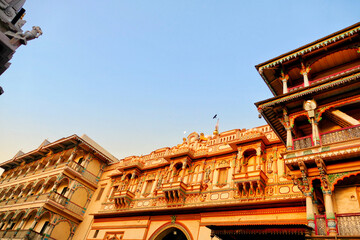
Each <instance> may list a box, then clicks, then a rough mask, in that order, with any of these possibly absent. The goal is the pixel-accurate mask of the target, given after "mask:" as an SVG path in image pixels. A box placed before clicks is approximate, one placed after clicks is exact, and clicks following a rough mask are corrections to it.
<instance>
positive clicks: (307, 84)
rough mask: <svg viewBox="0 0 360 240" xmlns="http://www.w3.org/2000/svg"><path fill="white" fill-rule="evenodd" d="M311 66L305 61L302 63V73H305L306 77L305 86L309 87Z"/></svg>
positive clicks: (304, 76)
mask: <svg viewBox="0 0 360 240" xmlns="http://www.w3.org/2000/svg"><path fill="white" fill-rule="evenodd" d="M310 70H311V68H310V67H309V66H308V67H305V66H304V64H303V63H301V71H300V73H301V75H303V78H304V87H308V86H310V84H309V78H308V73H309V72H310Z"/></svg>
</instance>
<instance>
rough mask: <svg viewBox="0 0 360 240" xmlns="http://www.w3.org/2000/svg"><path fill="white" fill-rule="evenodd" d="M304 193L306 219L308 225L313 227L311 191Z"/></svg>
mask: <svg viewBox="0 0 360 240" xmlns="http://www.w3.org/2000/svg"><path fill="white" fill-rule="evenodd" d="M304 195H305V196H306V219H307V221H308V226H309V227H312V228H313V229H315V216H314V206H313V201H312V194H311V192H305V193H304Z"/></svg>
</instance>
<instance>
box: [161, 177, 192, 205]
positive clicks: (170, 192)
mask: <svg viewBox="0 0 360 240" xmlns="http://www.w3.org/2000/svg"><path fill="white" fill-rule="evenodd" d="M186 187H187V185H186V184H185V183H183V182H182V181H178V182H174V183H164V184H162V191H163V192H164V195H165V198H166V201H167V203H168V204H169V205H179V204H180V205H181V204H184V202H185V194H186Z"/></svg>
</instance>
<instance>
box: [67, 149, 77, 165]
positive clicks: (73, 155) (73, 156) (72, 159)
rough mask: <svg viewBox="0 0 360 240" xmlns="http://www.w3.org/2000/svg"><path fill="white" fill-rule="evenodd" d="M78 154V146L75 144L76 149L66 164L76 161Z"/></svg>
mask: <svg viewBox="0 0 360 240" xmlns="http://www.w3.org/2000/svg"><path fill="white" fill-rule="evenodd" d="M76 155H77V146H75V148H74V150H73V151H72V152H71V155H70V157H69V158H68V160H67V163H66V165H69V163H70V162H72V161H74V159H75V157H76Z"/></svg>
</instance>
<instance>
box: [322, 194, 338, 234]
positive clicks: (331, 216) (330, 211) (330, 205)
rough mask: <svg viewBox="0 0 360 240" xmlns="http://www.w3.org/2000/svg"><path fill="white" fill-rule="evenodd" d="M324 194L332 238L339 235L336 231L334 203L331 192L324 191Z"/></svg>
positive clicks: (328, 225)
mask: <svg viewBox="0 0 360 240" xmlns="http://www.w3.org/2000/svg"><path fill="white" fill-rule="evenodd" d="M323 194H324V202H325V212H326V219H327V227H328V231H329V235H330V236H335V235H337V231H336V221H335V213H334V207H333V202H332V198H331V191H330V190H327V191H323Z"/></svg>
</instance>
